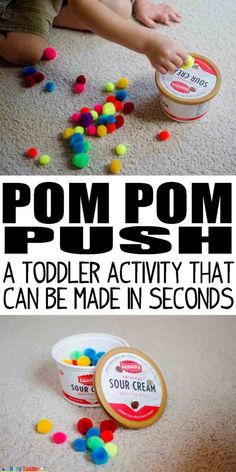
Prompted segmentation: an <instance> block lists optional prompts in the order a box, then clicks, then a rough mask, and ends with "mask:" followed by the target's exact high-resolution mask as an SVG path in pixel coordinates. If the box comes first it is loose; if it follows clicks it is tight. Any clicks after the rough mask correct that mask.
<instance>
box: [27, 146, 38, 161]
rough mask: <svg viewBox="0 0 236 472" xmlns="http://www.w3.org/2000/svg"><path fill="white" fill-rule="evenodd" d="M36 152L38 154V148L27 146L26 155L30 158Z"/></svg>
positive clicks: (35, 154) (34, 155)
mask: <svg viewBox="0 0 236 472" xmlns="http://www.w3.org/2000/svg"><path fill="white" fill-rule="evenodd" d="M37 154H38V150H37V149H36V148H34V147H31V148H29V149H28V151H27V156H28V157H30V158H31V159H33V158H34V157H36V156H37Z"/></svg>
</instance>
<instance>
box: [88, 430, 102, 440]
mask: <svg viewBox="0 0 236 472" xmlns="http://www.w3.org/2000/svg"><path fill="white" fill-rule="evenodd" d="M92 436H100V429H99V428H90V429H88V431H87V432H86V439H88V438H91V437H92Z"/></svg>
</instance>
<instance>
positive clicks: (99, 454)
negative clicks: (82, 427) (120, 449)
mask: <svg viewBox="0 0 236 472" xmlns="http://www.w3.org/2000/svg"><path fill="white" fill-rule="evenodd" d="M91 457H92V461H93V462H94V464H97V465H101V464H106V463H107V462H108V459H109V455H108V453H107V451H106V449H104V447H97V449H94V450H93V452H92V454H91Z"/></svg>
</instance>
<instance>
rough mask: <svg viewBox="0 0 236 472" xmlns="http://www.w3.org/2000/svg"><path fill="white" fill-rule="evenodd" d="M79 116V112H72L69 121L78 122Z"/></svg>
mask: <svg viewBox="0 0 236 472" xmlns="http://www.w3.org/2000/svg"><path fill="white" fill-rule="evenodd" d="M80 116H81V114H80V113H77V112H76V113H73V114H72V115H71V117H70V121H72V123H78V122H79V120H80Z"/></svg>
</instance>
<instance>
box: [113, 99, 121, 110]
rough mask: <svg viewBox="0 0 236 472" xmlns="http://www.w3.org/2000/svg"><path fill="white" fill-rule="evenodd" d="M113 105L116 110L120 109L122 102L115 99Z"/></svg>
mask: <svg viewBox="0 0 236 472" xmlns="http://www.w3.org/2000/svg"><path fill="white" fill-rule="evenodd" d="M114 105H115V109H116V111H122V108H123V103H122V102H120V100H116V101H115V102H114Z"/></svg>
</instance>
